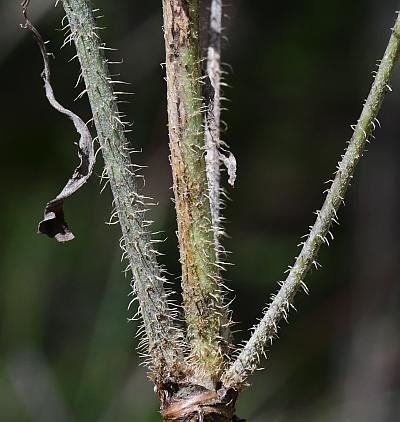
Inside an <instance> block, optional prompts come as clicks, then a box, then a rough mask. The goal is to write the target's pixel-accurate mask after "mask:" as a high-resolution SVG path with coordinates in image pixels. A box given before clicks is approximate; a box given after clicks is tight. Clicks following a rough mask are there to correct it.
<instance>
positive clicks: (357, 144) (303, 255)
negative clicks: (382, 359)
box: [223, 17, 400, 388]
mask: <svg viewBox="0 0 400 422" xmlns="http://www.w3.org/2000/svg"><path fill="white" fill-rule="evenodd" d="M399 37H400V17H398V18H397V20H396V23H395V26H394V28H393V31H392V35H391V37H390V40H389V43H388V46H387V48H386V51H385V54H384V56H383V59H382V61H381V64H380V66H379V69H378V72H377V74H376V76H375V80H374V82H373V84H372V88H371V91H370V93H369V95H368V98H367V100H366V102H365V104H364V107H363V109H362V112H361V116H360V118H359V120H358V122H357V125H356V127H355V129H354V133H353V136H352V138H351V140H350V142H349V145H348V147H347V150H346V153H345V154H344V156H343V158H342V160H341V161H340V163H339V165H338V167H337V171H336V175H335V179H334V180H333V182H332V184H331V187H330V189H329V190H328V193H327V196H326V199H325V202H324V204H323V206H322V209H321V211H320V212H319V213H318V216H317V219H316V221H315V223H314V226H313V227H312V228H311V231H310V234H309V236H308V238H307V240H306V241H305V242H304V244H303V247H302V250H301V252H300V254H299V256H298V257H297V259H296V261H295V263H294V265H293V267H292V268H291V270H290V272H289V275H288V277H287V279H286V280H285V281H284V282H283V283H282V286H281V288H280V290H279V291H278V293H277V295H276V296H275V298H274V299H273V300H272V302H271V303H270V304H269V306H268V308H267V311H266V312H265V314H264V316H263V318H262V320H261V321H260V323H259V324H258V325H257V326H256V327H255V329H254V331H253V334H252V336H251V338H250V340H249V341H248V342H247V344H246V345H245V346H244V348H243V349H242V350H241V352H240V353H239V355H238V357H237V359H236V360H235V361H234V362H233V363H232V365H231V366H230V367H229V369H228V371H227V372H226V373H225V374H224V377H223V381H224V384H225V385H226V386H234V387H236V388H240V387H241V386H243V384H244V383H245V381H246V379H247V377H248V376H249V375H250V374H251V373H252V372H253V371H254V370H255V369H257V367H258V365H259V361H260V356H261V355H262V354H264V353H265V351H266V347H267V344H268V343H269V342H270V341H272V339H273V338H274V336H275V335H276V333H277V326H278V323H279V322H280V321H281V319H282V318H286V316H287V313H288V311H289V307H290V305H291V304H292V303H293V300H294V296H295V294H296V293H297V292H298V291H299V290H300V289H301V288H302V287H303V288H305V289H306V287H305V285H304V279H305V277H306V275H307V273H308V271H309V270H310V268H311V266H312V265H313V264H316V258H317V254H318V251H319V248H320V246H321V245H322V244H323V243H328V241H327V236H328V234H330V232H329V229H330V227H331V226H332V223H333V222H334V221H336V220H335V219H336V212H337V210H338V209H339V207H340V205H341V203H342V201H343V198H344V195H345V193H346V191H347V188H348V186H349V183H350V181H351V179H352V178H353V174H354V171H355V168H356V165H357V163H358V162H359V160H360V158H361V156H362V155H363V151H364V147H365V144H366V142H367V140H368V137H369V135H370V134H371V132H372V130H373V129H374V128H375V122H377V120H376V118H377V115H378V112H379V110H380V108H381V105H382V102H383V99H384V97H385V94H386V92H387V91H388V90H390V88H389V85H388V83H389V79H390V76H391V75H392V72H393V69H394V66H395V64H396V61H397V59H398V57H399V53H400V42H399Z"/></svg>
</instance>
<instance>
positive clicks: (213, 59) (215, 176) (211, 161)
mask: <svg viewBox="0 0 400 422" xmlns="http://www.w3.org/2000/svg"><path fill="white" fill-rule="evenodd" d="M221 21H222V3H221V0H211V9H210V21H209V29H208V48H207V75H206V76H207V78H208V79H207V78H206V81H205V87H206V95H205V99H206V106H207V110H206V116H205V144H206V151H207V153H206V167H207V180H208V189H209V191H210V193H209V195H210V207H211V217H212V224H213V227H214V241H215V244H216V245H217V248H218V246H219V231H220V208H221V204H220V177H221V170H220V164H221V160H220V157H219V154H220V153H219V149H218V147H219V140H220V119H221V99H220V97H221V94H220V93H221V85H220V83H221V24H222V22H221Z"/></svg>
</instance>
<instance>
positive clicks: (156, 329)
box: [62, 0, 183, 383]
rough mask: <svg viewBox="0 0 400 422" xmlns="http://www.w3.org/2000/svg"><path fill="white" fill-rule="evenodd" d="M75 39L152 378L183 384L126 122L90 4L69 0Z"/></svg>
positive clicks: (174, 332) (175, 334) (178, 335)
mask: <svg viewBox="0 0 400 422" xmlns="http://www.w3.org/2000/svg"><path fill="white" fill-rule="evenodd" d="M62 4H63V6H64V9H65V12H66V14H67V17H68V21H69V25H70V29H71V35H70V37H71V39H72V40H73V41H74V43H75V46H76V51H77V56H78V59H79V62H80V64H81V69H82V75H83V79H84V82H85V85H86V90H87V94H88V97H89V101H90V105H91V108H92V113H93V120H94V123H95V126H96V130H97V134H98V140H99V143H100V146H101V151H102V154H103V158H104V163H105V169H106V171H107V176H108V178H109V181H110V186H111V190H112V193H113V196H114V204H115V208H116V212H117V214H118V218H119V221H120V225H121V229H122V233H123V242H122V247H123V250H124V253H125V254H126V256H127V259H128V260H129V266H130V269H131V271H132V275H133V279H134V286H133V288H134V292H135V293H136V295H137V298H138V301H139V309H140V311H141V315H142V317H143V324H144V330H145V333H146V336H147V340H148V346H147V350H145V352H146V353H147V352H148V353H149V355H150V366H151V367H152V369H153V372H152V377H153V379H154V381H155V382H156V383H160V382H161V380H162V381H165V380H168V379H172V380H175V381H176V380H179V379H180V376H181V372H182V367H181V363H182V361H183V358H182V352H181V348H182V346H181V344H180V341H181V338H182V335H181V333H180V332H179V330H177V329H176V328H175V327H174V325H173V320H172V315H173V313H172V312H171V309H170V308H169V306H168V304H167V293H166V292H165V290H164V286H163V283H164V280H163V278H162V277H161V274H160V269H159V266H158V265H157V262H156V257H155V252H154V250H153V248H152V244H151V240H150V234H149V232H148V230H147V228H146V226H147V223H146V221H145V216H144V213H145V204H144V203H143V198H142V197H141V196H140V195H139V194H138V186H137V182H136V179H135V174H134V169H133V167H132V163H131V160H130V155H129V152H128V151H129V150H128V146H129V144H128V141H127V139H126V137H125V133H124V128H123V125H122V123H121V121H120V115H119V112H118V107H117V103H116V95H115V93H114V92H113V88H112V85H111V82H112V81H111V78H110V76H109V72H108V66H107V60H106V58H105V56H104V54H103V50H104V45H103V44H102V43H101V41H100V38H99V35H98V33H97V30H96V24H95V20H94V17H93V12H92V7H91V2H90V1H89V0H63V1H62Z"/></svg>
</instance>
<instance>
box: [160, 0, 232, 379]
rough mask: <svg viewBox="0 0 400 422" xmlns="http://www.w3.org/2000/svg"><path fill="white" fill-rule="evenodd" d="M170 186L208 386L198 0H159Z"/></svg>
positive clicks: (211, 281)
mask: <svg viewBox="0 0 400 422" xmlns="http://www.w3.org/2000/svg"><path fill="white" fill-rule="evenodd" d="M163 14H164V38H165V48H166V73H167V99H168V122H169V140H170V150H171V165H172V172H173V188H174V195H175V206H176V213H177V223H178V240H179V249H180V260H181V265H182V290H183V305H184V311H185V318H186V323H187V332H188V338H189V340H190V346H191V357H192V364H193V368H194V374H193V380H192V381H193V382H197V383H198V384H201V385H204V386H205V387H211V386H212V385H213V384H214V383H215V381H216V379H217V378H218V376H219V374H220V371H221V367H222V364H223V354H224V349H225V345H224V343H225V341H224V338H223V325H224V324H225V323H226V321H227V318H226V317H225V310H224V309H223V306H222V294H221V292H220V288H219V280H218V271H217V267H216V265H217V263H216V252H215V248H214V239H213V227H212V221H211V212H210V202H209V198H208V186H207V175H206V164H205V158H204V155H205V153H204V134H203V127H202V125H203V112H202V107H203V101H202V89H201V64H200V61H201V56H200V39H199V2H198V0H163Z"/></svg>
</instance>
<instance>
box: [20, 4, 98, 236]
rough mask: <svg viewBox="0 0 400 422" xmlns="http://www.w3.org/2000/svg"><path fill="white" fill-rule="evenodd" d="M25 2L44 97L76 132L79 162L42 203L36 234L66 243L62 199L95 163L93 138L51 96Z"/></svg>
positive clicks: (39, 38) (44, 51)
mask: <svg viewBox="0 0 400 422" xmlns="http://www.w3.org/2000/svg"><path fill="white" fill-rule="evenodd" d="M29 3H30V0H24V1H23V2H22V14H23V16H24V19H25V23H24V24H23V25H22V27H23V28H26V29H29V30H30V31H31V32H32V34H33V37H34V38H35V40H36V42H37V44H38V46H39V48H40V52H41V53H42V57H43V64H44V69H43V72H42V75H41V76H42V79H43V81H44V88H45V91H46V97H47V99H48V101H49V103H50V105H51V106H52V107H54V108H55V109H56V110H57V111H59V112H60V113H62V114H65V115H66V116H68V118H69V119H70V120H72V122H73V124H74V126H75V129H76V131H77V132H78V133H79V135H80V139H79V142H78V155H79V158H80V164H79V166H78V167H77V168H76V169H75V171H74V173H73V174H72V176H71V178H70V179H69V180H68V182H67V184H66V185H65V186H64V188H63V190H62V191H61V192H60V193H59V194H58V195H57V197H56V198H55V199H53V200H51V201H50V202H48V203H47V204H46V208H45V210H44V218H43V220H42V221H41V222H40V223H39V227H38V233H43V234H47V235H48V236H49V237H54V238H55V239H56V240H57V241H58V242H67V241H69V240H72V239H73V238H74V237H75V236H74V235H73V233H72V232H71V231H70V230H69V228H68V225H67V222H66V221H65V218H64V201H65V199H67V198H68V197H69V196H71V195H72V194H73V193H75V192H76V191H77V190H78V189H79V188H80V187H81V186H82V185H84V184H85V183H86V182H87V180H88V179H89V177H90V175H91V173H92V170H93V166H94V162H95V154H94V150H93V141H92V137H91V135H90V132H89V130H88V128H87V127H86V124H85V123H84V122H83V120H82V119H81V118H80V117H78V116H77V115H76V114H74V113H73V112H72V111H70V110H68V109H66V108H64V107H63V106H62V105H61V104H60V103H59V102H58V101H57V100H56V99H55V97H54V92H53V88H52V86H51V83H50V65H49V58H48V56H49V53H48V52H47V49H46V45H45V43H44V41H43V38H42V36H41V35H40V34H39V32H38V31H37V29H36V28H35V27H34V26H33V25H32V23H31V22H30V21H29V19H28V17H27V8H28V6H29Z"/></svg>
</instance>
